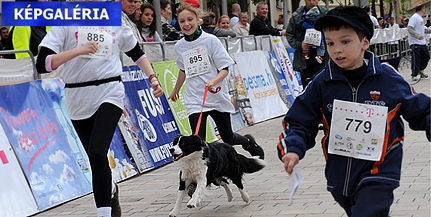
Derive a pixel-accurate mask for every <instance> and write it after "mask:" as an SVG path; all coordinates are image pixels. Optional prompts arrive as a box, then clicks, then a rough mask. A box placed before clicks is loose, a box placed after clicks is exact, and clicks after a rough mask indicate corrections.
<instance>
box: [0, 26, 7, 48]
mask: <svg viewBox="0 0 431 217" xmlns="http://www.w3.org/2000/svg"><path fill="white" fill-rule="evenodd" d="M0 36H1V40H0V44H1V45H3V48H4V47H6V42H7V38H8V36H9V30H8V28H7V27H5V26H3V27H1V29H0ZM3 48H2V49H3ZM0 50H1V49H0Z"/></svg>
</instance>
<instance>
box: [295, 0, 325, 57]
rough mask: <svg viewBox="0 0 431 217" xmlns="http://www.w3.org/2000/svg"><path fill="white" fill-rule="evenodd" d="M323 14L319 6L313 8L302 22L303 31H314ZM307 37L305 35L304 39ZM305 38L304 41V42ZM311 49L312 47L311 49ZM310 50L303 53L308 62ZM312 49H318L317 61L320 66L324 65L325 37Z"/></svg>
mask: <svg viewBox="0 0 431 217" xmlns="http://www.w3.org/2000/svg"><path fill="white" fill-rule="evenodd" d="M321 15H322V14H321V13H320V11H319V8H318V7H317V6H314V7H312V8H311V9H310V10H308V11H307V13H305V15H304V16H303V17H304V19H303V20H302V21H301V23H302V24H301V28H302V29H303V32H305V33H306V32H307V29H314V23H315V22H316V20H317V19H319V17H321ZM305 37H306V34H304V38H305ZM304 38H303V40H304ZM310 48H311V47H310ZM310 48H309V49H307V50H303V51H302V53H304V57H305V59H306V60H308V59H309V58H310V57H309V55H308V54H309V52H310ZM312 48H316V57H315V59H316V61H317V63H319V64H322V61H323V56H325V42H324V39H323V36H321V37H320V45H319V46H317V45H313V46H312Z"/></svg>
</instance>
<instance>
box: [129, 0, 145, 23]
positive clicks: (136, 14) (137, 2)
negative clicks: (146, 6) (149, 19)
mask: <svg viewBox="0 0 431 217" xmlns="http://www.w3.org/2000/svg"><path fill="white" fill-rule="evenodd" d="M133 2H134V3H135V8H136V9H135V11H134V12H133V13H132V14H130V15H129V19H130V20H131V21H133V22H135V23H136V22H138V20H139V17H141V4H142V2H141V1H140V0H134V1H133Z"/></svg>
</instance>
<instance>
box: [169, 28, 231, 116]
mask: <svg viewBox="0 0 431 217" xmlns="http://www.w3.org/2000/svg"><path fill="white" fill-rule="evenodd" d="M200 46H205V47H206V49H207V52H208V58H209V60H210V63H211V72H209V73H206V74H202V75H198V76H195V77H191V78H187V77H186V81H185V84H186V87H185V91H184V101H185V103H184V104H185V106H186V108H187V115H191V114H194V113H199V112H200V111H201V108H202V100H203V96H204V91H205V84H206V82H207V81H209V80H211V79H214V78H215V77H216V76H217V74H218V71H220V70H222V69H224V68H226V67H228V66H230V65H233V64H234V61H233V60H232V58H230V56H229V54H228V53H227V51H226V49H225V48H224V46H223V44H222V43H221V42H220V40H219V39H218V38H217V37H215V36H214V35H212V34H208V33H206V32H202V35H201V36H200V37H199V38H197V39H196V40H194V41H186V40H185V39H184V38H182V39H181V40H179V41H178V42H177V43H176V44H175V53H176V55H177V61H176V64H177V66H178V67H179V68H180V69H181V70H185V69H184V62H183V56H182V54H183V53H184V52H186V51H189V50H192V49H196V48H198V47H200ZM217 86H220V87H221V90H220V92H218V93H216V94H213V93H210V92H208V94H207V99H206V101H205V106H204V110H203V111H211V110H217V111H220V112H229V113H233V112H235V109H234V107H233V105H232V103H231V100H230V95H229V90H228V85H227V81H226V79H223V81H222V82H220V83H218V84H216V85H215V87H217Z"/></svg>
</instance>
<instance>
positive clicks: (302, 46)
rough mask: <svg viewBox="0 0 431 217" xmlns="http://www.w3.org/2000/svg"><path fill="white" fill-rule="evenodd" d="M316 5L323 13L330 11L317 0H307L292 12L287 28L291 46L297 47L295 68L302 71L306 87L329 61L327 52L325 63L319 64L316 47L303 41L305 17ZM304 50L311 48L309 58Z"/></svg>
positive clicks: (294, 59) (324, 57) (324, 58)
mask: <svg viewBox="0 0 431 217" xmlns="http://www.w3.org/2000/svg"><path fill="white" fill-rule="evenodd" d="M315 6H317V9H318V10H319V11H320V14H321V15H324V14H326V12H327V11H328V9H326V8H324V7H322V6H320V5H317V0H305V6H301V7H299V8H298V9H297V10H296V11H295V12H294V13H293V14H292V17H291V18H290V20H289V23H288V25H287V28H286V37H287V41H288V42H289V44H290V46H292V48H294V49H295V53H294V58H293V69H294V70H296V71H300V72H301V81H302V85H303V86H304V87H305V86H307V84H308V82H309V81H310V79H311V77H313V75H314V74H316V73H317V72H319V71H321V70H322V69H323V67H324V66H325V64H326V63H327V62H328V54H327V53H325V55H324V56H323V61H322V62H324V63H325V64H318V62H317V60H316V55H317V50H316V48H313V47H312V45H311V44H306V43H305V42H304V41H303V38H304V34H305V32H304V30H303V29H302V21H303V20H304V19H305V15H306V14H307V12H308V11H309V10H310V9H311V8H313V7H315ZM304 50H309V53H308V56H309V59H308V60H307V59H305V56H304V54H303V51H304Z"/></svg>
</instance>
